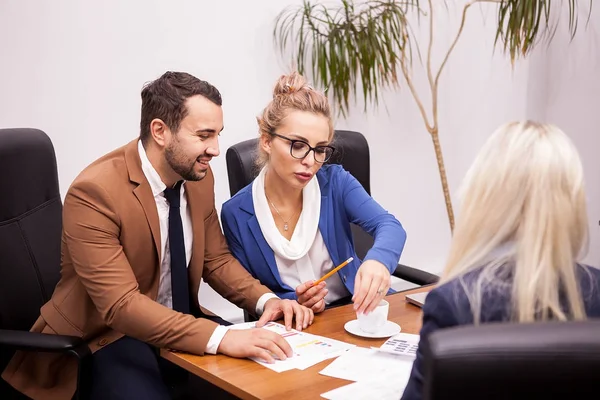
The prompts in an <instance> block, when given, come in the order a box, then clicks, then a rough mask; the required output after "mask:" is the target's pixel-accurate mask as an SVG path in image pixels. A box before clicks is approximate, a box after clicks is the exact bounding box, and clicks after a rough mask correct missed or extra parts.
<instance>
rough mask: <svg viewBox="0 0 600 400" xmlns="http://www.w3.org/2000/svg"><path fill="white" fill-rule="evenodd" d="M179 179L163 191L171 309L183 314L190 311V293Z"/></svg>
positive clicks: (180, 182)
mask: <svg viewBox="0 0 600 400" xmlns="http://www.w3.org/2000/svg"><path fill="white" fill-rule="evenodd" d="M182 183H183V181H179V182H177V183H176V184H175V186H174V187H172V188H166V189H165V191H164V193H165V197H166V199H167V201H168V202H169V249H170V253H171V289H172V296H173V310H175V311H179V312H182V313H184V314H189V313H190V295H189V286H188V272H187V263H186V259H185V242H184V238H183V224H182V222H181V211H180V208H179V200H180V196H181V184H182Z"/></svg>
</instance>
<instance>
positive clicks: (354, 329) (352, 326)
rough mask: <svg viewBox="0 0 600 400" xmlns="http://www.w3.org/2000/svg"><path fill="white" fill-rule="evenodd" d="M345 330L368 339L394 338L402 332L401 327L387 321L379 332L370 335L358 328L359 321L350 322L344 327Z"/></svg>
mask: <svg viewBox="0 0 600 400" xmlns="http://www.w3.org/2000/svg"><path fill="white" fill-rule="evenodd" d="M344 329H345V330H347V331H348V332H350V333H351V334H353V335H356V336H362V337H368V338H386V337H390V336H394V335H395V334H396V333H399V332H400V330H401V329H400V325H398V324H397V323H395V322H392V321H386V322H385V324H384V325H383V326H382V327H381V328H379V330H378V331H377V332H373V333H369V332H365V331H363V330H362V329H360V327H359V326H358V320H357V319H355V320H353V321H348V322H346V324H345V325H344Z"/></svg>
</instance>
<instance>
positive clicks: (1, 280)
mask: <svg viewBox="0 0 600 400" xmlns="http://www.w3.org/2000/svg"><path fill="white" fill-rule="evenodd" d="M0 171H2V173H1V174H0V187H1V188H2V195H0V329H14V330H29V329H30V328H31V326H32V325H33V323H34V322H35V320H36V319H37V317H38V316H39V314H40V307H41V306H42V305H43V304H44V303H46V302H47V301H48V300H49V299H50V297H51V296H52V292H53V291H54V287H55V286H56V284H57V282H58V280H59V278H60V244H61V230H62V215H61V214H62V202H61V198H60V193H59V186H58V172H57V167H56V156H55V154H54V147H53V146H52V142H51V141H50V138H48V136H47V135H46V134H45V133H44V132H42V131H40V130H37V129H0ZM9 356H10V355H9V354H8V352H7V351H6V350H3V349H2V348H0V371H1V370H3V369H4V366H5V364H6V363H7V357H9Z"/></svg>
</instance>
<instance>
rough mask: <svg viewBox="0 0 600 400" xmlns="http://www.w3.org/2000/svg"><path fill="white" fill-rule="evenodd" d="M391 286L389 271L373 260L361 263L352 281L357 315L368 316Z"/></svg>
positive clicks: (353, 299)
mask: <svg viewBox="0 0 600 400" xmlns="http://www.w3.org/2000/svg"><path fill="white" fill-rule="evenodd" d="M390 285H391V277H390V271H388V269H387V268H386V266H385V265H383V264H382V263H380V262H379V261H375V260H367V261H365V262H363V263H362V265H361V266H360V268H358V272H357V273H356V280H355V281H354V296H352V301H353V302H354V309H355V310H356V312H357V313H359V314H362V313H364V314H368V313H370V312H371V311H373V310H374V309H375V307H377V305H378V304H379V302H381V300H382V299H383V298H384V297H385V295H386V294H387V292H388V290H389V289H390Z"/></svg>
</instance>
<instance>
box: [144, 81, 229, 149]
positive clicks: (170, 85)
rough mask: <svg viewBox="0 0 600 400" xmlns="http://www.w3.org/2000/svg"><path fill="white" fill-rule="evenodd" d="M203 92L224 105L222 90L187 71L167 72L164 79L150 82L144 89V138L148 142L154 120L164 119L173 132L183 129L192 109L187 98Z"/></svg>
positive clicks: (205, 95)
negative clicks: (186, 103)
mask: <svg viewBox="0 0 600 400" xmlns="http://www.w3.org/2000/svg"><path fill="white" fill-rule="evenodd" d="M195 95H201V96H204V97H206V98H207V99H208V100H210V101H212V102H213V103H215V104H216V105H218V106H220V105H222V100H221V93H219V91H218V90H217V88H215V87H214V86H213V85H211V84H210V83H208V82H206V81H203V80H200V79H198V78H196V77H195V76H193V75H190V74H188V73H186V72H172V71H168V72H165V73H164V74H163V75H162V76H161V77H160V78H158V79H156V80H154V81H152V82H149V83H147V84H146V85H144V88H143V89H142V116H141V121H140V139H141V140H142V143H146V141H147V140H148V138H149V137H150V122H152V120H153V119H155V118H159V119H161V120H162V121H163V122H164V123H165V124H166V125H167V126H168V127H169V129H171V131H172V132H177V131H178V130H179V125H180V124H181V121H182V120H183V119H184V118H185V117H186V115H187V113H188V110H187V107H186V105H185V101H186V100H187V99H188V98H189V97H192V96H195Z"/></svg>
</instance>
